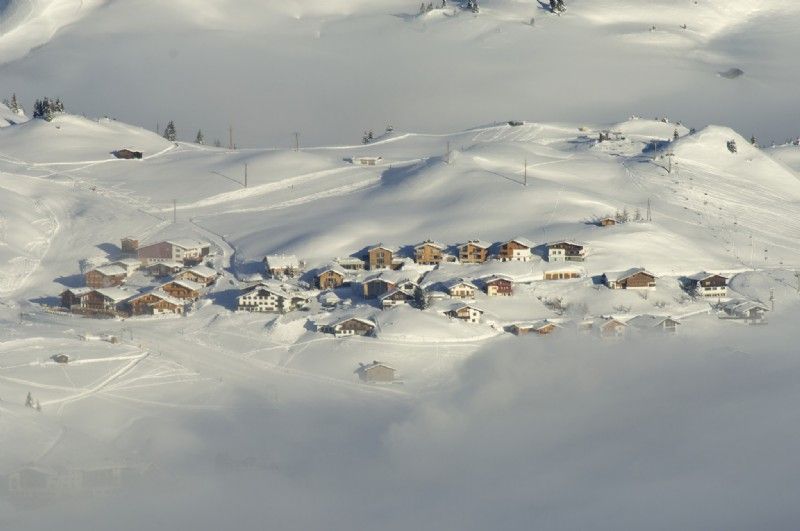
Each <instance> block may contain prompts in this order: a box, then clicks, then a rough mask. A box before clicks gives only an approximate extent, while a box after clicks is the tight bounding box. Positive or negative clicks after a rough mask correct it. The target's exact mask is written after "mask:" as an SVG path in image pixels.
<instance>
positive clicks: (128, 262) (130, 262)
mask: <svg viewBox="0 0 800 531" xmlns="http://www.w3.org/2000/svg"><path fill="white" fill-rule="evenodd" d="M110 265H122V266H125V267H139V266H140V265H142V261H141V260H137V259H136V258H121V259H119V260H114V261H113V262H111V264H110Z"/></svg>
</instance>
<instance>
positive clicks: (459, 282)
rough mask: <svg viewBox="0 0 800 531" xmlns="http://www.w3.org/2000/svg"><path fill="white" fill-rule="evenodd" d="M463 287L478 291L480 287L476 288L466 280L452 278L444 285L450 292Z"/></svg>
mask: <svg viewBox="0 0 800 531" xmlns="http://www.w3.org/2000/svg"><path fill="white" fill-rule="evenodd" d="M461 285H464V286H467V287H470V288H472V289H478V286H476V285H475V284H473V283H472V282H470V281H469V280H464V279H463V278H451V279H450V280H448V281H447V282H445V283H444V287H445V288H447V289H448V290H449V289H453V288H455V287H456V286H461Z"/></svg>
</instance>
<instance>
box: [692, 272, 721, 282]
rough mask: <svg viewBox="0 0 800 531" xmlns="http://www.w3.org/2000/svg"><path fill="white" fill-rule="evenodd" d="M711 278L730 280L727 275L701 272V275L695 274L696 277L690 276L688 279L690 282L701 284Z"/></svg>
mask: <svg viewBox="0 0 800 531" xmlns="http://www.w3.org/2000/svg"><path fill="white" fill-rule="evenodd" d="M711 277H722V278H725V279H727V278H728V277H726V276H725V275H720V274H719V273H709V272H707V271H701V272H700V273H695V274H694V275H689V276H688V277H686V278H688V279H689V280H694V281H697V282H701V281H703V280H706V279H709V278H711Z"/></svg>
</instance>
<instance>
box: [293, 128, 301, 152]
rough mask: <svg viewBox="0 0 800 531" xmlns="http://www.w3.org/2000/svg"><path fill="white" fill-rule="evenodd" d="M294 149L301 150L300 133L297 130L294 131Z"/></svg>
mask: <svg viewBox="0 0 800 531" xmlns="http://www.w3.org/2000/svg"><path fill="white" fill-rule="evenodd" d="M294 150H295V151H300V133H298V132H297V131H295V133H294Z"/></svg>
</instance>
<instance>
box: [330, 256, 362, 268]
mask: <svg viewBox="0 0 800 531" xmlns="http://www.w3.org/2000/svg"><path fill="white" fill-rule="evenodd" d="M336 263H337V264H338V265H339V267H341V268H342V269H344V270H347V271H363V270H364V269H365V268H366V264H365V263H364V260H362V259H361V258H356V257H354V256H350V257H347V258H337V259H336Z"/></svg>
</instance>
